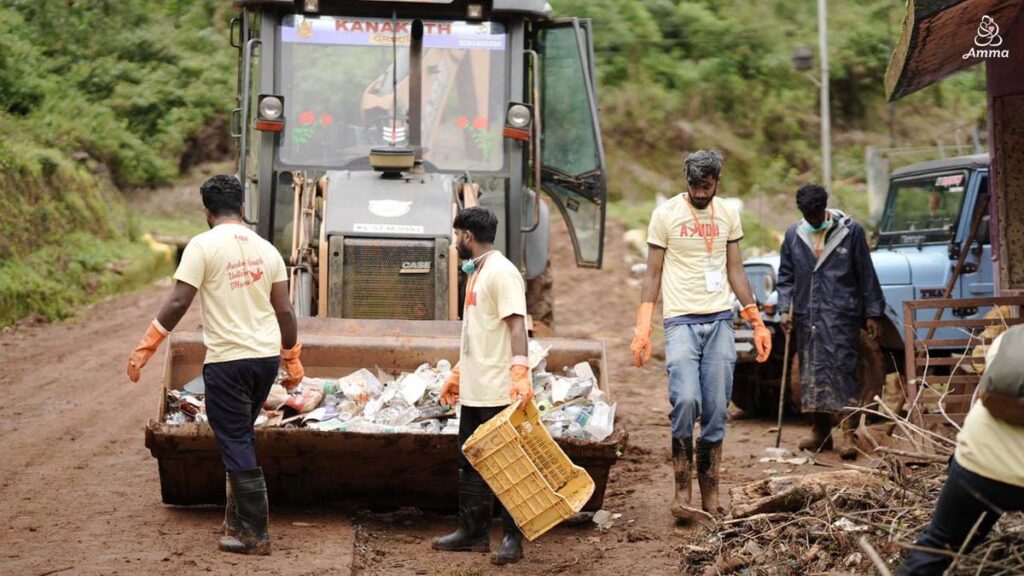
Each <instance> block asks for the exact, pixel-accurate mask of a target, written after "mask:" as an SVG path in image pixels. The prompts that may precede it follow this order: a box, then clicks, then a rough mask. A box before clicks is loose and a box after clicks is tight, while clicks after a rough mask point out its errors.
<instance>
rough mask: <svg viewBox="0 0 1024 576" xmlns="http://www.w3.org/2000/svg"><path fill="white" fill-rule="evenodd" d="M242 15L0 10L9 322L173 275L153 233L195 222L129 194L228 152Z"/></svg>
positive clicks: (0, 300)
mask: <svg viewBox="0 0 1024 576" xmlns="http://www.w3.org/2000/svg"><path fill="white" fill-rule="evenodd" d="M233 12H234V10H233V9H232V8H231V6H230V4H229V3H225V2H220V1H218V0H171V1H163V0H161V1H156V0H130V1H127V2H123V3H118V4H117V6H116V7H115V6H114V5H113V4H112V3H109V2H75V3H67V2H56V1H52V0H41V1H38V2H14V3H5V4H4V5H3V6H0V22H3V23H4V25H3V26H0V133H2V134H3V135H4V137H3V139H2V140H0V327H2V326H6V325H10V324H12V323H15V322H17V321H19V320H20V319H22V318H25V317H27V316H33V315H35V316H39V317H42V318H44V319H46V320H54V319H58V318H63V317H66V316H67V315H69V314H70V313H72V312H73V311H74V309H75V308H76V307H78V306H80V305H82V304H86V303H89V302H92V301H94V300H96V299H98V298H101V297H103V296H106V295H109V294H112V293H115V292H119V291H122V290H128V289H132V288H135V287H138V286H140V285H144V284H146V283H148V282H150V281H151V280H153V279H154V278H156V277H159V276H161V275H164V274H167V273H168V272H169V271H170V270H171V267H170V266H171V263H170V261H169V260H168V258H167V254H166V252H163V251H161V250H160V249H159V247H157V248H156V249H154V248H153V246H151V242H148V241H147V239H146V233H147V232H164V233H166V234H169V235H174V236H176V235H181V234H182V233H183V232H185V231H186V230H187V228H188V227H189V226H190V225H186V224H182V223H181V222H180V220H179V219H178V218H177V217H176V216H173V215H166V214H165V215H154V216H150V215H143V216H141V217H140V216H139V215H138V214H135V213H132V212H131V210H130V209H129V207H128V204H127V203H126V202H125V199H124V197H123V195H122V193H121V191H123V190H129V189H132V190H142V191H143V192H140V194H145V193H146V192H145V191H146V190H152V189H154V188H156V187H159V186H165V185H167V184H169V183H170V182H172V181H174V180H176V179H177V178H179V176H180V174H181V173H182V172H184V171H185V170H187V169H188V168H189V167H190V166H192V165H194V164H196V163H198V162H202V161H204V160H207V159H210V158H217V157H221V156H223V155H224V154H225V153H226V152H227V150H228V148H229V146H228V142H229V139H228V138H227V127H226V113H227V111H228V110H230V108H231V97H232V95H233V93H234V86H233V75H232V70H233V62H234V60H233V58H234V51H233V50H232V49H231V48H230V47H229V46H228V39H227V28H228V20H229V18H230V16H231V15H232V14H233ZM198 224H201V222H199V223H198Z"/></svg>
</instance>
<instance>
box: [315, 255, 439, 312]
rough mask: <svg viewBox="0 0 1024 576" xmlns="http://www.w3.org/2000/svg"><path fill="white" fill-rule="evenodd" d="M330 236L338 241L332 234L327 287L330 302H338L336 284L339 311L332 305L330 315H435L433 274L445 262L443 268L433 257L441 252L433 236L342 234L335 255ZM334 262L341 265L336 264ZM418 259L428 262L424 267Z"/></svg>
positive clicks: (436, 308)
mask: <svg viewBox="0 0 1024 576" xmlns="http://www.w3.org/2000/svg"><path fill="white" fill-rule="evenodd" d="M335 240H341V239H340V238H332V242H331V256H332V266H331V276H332V278H331V282H330V286H331V289H332V290H334V291H335V293H334V294H332V295H331V298H330V300H331V301H332V303H334V302H337V298H338V294H337V293H336V292H337V288H340V292H341V294H340V297H341V298H340V310H338V309H337V308H338V306H333V307H332V308H333V310H331V311H330V315H331V316H340V317H342V318H357V319H370V320H379V319H398V320H434V319H437V317H438V316H439V311H438V308H439V307H438V303H439V299H443V295H442V291H441V290H439V286H438V280H437V279H438V277H439V275H438V273H439V272H442V271H443V270H439V269H440V268H443V269H444V270H447V266H442V265H443V261H439V259H438V258H437V257H436V255H437V254H439V253H440V254H443V253H444V252H442V251H441V250H440V249H439V248H438V246H437V244H436V243H435V241H434V240H384V239H366V238H345V239H344V240H343V242H342V244H343V245H342V246H341V253H340V254H339V250H338V248H336V241H335ZM445 249H446V248H445ZM336 254H337V255H338V256H341V258H338V257H337V256H335V255H336ZM338 260H340V264H341V266H338V265H337V261H338ZM423 263H429V267H426V266H424V265H423ZM403 270H404V272H403ZM338 271H340V272H341V274H340V278H339V277H338V276H339V275H338V274H337V272H338ZM441 277H442V278H443V276H441ZM339 281H340V285H339V283H338V282H339ZM444 293H447V291H444ZM442 302H443V300H442ZM338 312H340V314H339V313H338Z"/></svg>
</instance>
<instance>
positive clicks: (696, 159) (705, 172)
mask: <svg viewBox="0 0 1024 576" xmlns="http://www.w3.org/2000/svg"><path fill="white" fill-rule="evenodd" d="M724 160H725V158H724V157H723V156H722V153H721V152H719V151H717V150H697V151H696V152H694V153H693V154H690V155H689V156H687V157H686V161H685V162H684V163H683V165H684V166H685V172H686V183H687V184H689V185H690V186H700V185H701V184H703V183H704V181H705V180H707V179H708V178H711V179H713V180H718V177H719V176H720V175H721V174H722V162H723V161H724Z"/></svg>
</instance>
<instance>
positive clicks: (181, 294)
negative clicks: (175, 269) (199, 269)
mask: <svg viewBox="0 0 1024 576" xmlns="http://www.w3.org/2000/svg"><path fill="white" fill-rule="evenodd" d="M195 296H196V289H195V288H194V287H192V286H191V285H189V284H186V283H184V282H181V281H180V280H179V281H178V282H177V283H176V284H175V285H174V290H172V291H171V295H170V297H168V298H167V301H166V302H164V305H163V306H162V307H161V308H160V312H159V313H157V315H156V320H157V322H159V323H160V325H161V326H163V327H164V330H167V331H168V332H170V331H171V330H174V328H175V327H177V326H178V322H181V319H182V318H183V317H184V316H185V313H186V312H188V308H189V306H191V305H192V300H193V299H194V298H195Z"/></svg>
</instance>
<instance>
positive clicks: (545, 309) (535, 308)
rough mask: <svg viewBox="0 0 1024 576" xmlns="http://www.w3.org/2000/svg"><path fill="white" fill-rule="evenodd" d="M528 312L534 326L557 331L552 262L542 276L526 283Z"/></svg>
mask: <svg viewBox="0 0 1024 576" xmlns="http://www.w3.org/2000/svg"><path fill="white" fill-rule="evenodd" d="M526 312H527V313H528V314H529V315H530V316H531V317H532V318H533V323H534V326H536V325H537V324H543V325H544V327H546V328H547V329H548V330H549V331H553V330H554V329H555V275H554V273H553V272H552V270H551V260H548V265H547V266H546V267H545V268H544V271H543V272H541V273H540V275H538V276H537V277H536V278H534V279H532V280H527V281H526ZM534 330H535V331H536V328H535V329H534Z"/></svg>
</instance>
